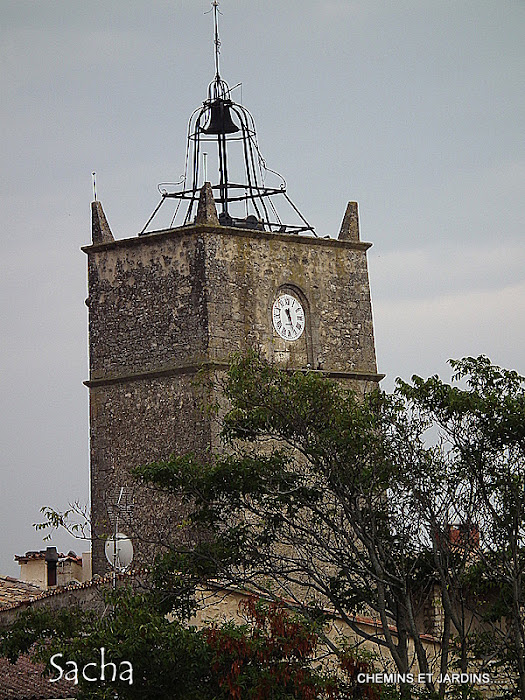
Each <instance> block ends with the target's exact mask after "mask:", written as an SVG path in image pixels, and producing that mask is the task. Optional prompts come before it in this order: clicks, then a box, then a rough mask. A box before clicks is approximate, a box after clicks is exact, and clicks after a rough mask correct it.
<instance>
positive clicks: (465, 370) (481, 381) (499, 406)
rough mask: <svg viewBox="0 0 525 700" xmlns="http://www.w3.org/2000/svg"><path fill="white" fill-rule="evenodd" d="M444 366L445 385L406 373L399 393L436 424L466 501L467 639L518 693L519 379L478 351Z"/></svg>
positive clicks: (522, 581) (524, 384) (522, 449)
mask: <svg viewBox="0 0 525 700" xmlns="http://www.w3.org/2000/svg"><path fill="white" fill-rule="evenodd" d="M451 365H452V368H453V370H454V375H453V380H454V384H453V385H448V384H445V383H444V382H443V381H442V380H441V379H440V378H439V377H437V376H434V377H431V378H429V379H427V380H423V379H421V378H420V377H413V378H412V383H411V384H407V383H404V382H400V383H399V392H400V394H401V395H402V396H403V397H405V398H406V400H407V401H408V402H409V405H410V406H412V407H414V408H415V409H416V410H418V411H419V413H420V414H421V415H423V416H424V417H425V419H426V420H428V421H429V422H431V423H432V424H434V425H437V426H438V428H439V431H440V434H441V436H442V440H443V443H444V444H445V445H446V446H447V447H448V452H449V455H450V458H451V460H452V463H453V466H454V470H455V474H456V478H457V479H458V481H459V482H461V483H462V485H463V489H462V502H463V504H465V503H468V504H469V507H468V508H467V509H466V513H464V518H463V522H464V523H465V522H466V524H467V525H469V524H470V525H471V531H472V530H473V531H474V532H476V531H479V532H480V534H481V543H480V546H479V547H478V546H475V545H476V543H470V545H469V546H468V547H467V548H466V549H467V550H468V551H469V556H470V566H469V570H468V572H466V577H465V578H466V584H467V585H468V588H469V591H470V593H471V598H472V600H471V601H470V608H471V611H472V612H473V613H474V615H475V616H476V617H478V618H479V619H480V621H481V622H482V623H483V625H482V627H481V630H479V632H478V633H477V634H472V635H471V639H470V641H471V643H472V645H473V646H474V649H475V651H476V652H477V653H478V654H481V655H483V656H484V658H485V659H486V660H487V661H490V662H491V667H492V668H493V669H495V670H496V669H497V670H498V671H499V672H502V671H503V672H507V673H508V681H509V684H510V687H511V690H510V692H509V697H511V698H514V697H520V698H525V379H524V378H523V377H521V376H520V375H519V374H517V373H516V372H514V371H510V370H506V369H502V368H500V367H497V366H494V365H492V364H491V362H490V360H489V359H488V358H486V357H483V356H481V357H478V358H471V357H469V358H464V359H463V360H453V361H451ZM473 545H474V546H473ZM516 679H517V680H516Z"/></svg>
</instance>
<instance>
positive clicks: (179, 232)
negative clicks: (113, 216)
mask: <svg viewBox="0 0 525 700" xmlns="http://www.w3.org/2000/svg"><path fill="white" fill-rule="evenodd" d="M203 233H213V234H215V235H220V236H238V237H241V238H242V237H244V238H263V239H266V240H281V241H288V242H289V241H294V242H295V243H299V244H307V245H314V246H328V247H333V248H347V249H350V250H363V251H365V250H368V248H370V247H371V246H372V243H367V242H366V241H340V240H338V239H337V238H331V237H329V236H328V237H326V238H321V237H315V236H304V235H300V234H292V233H273V232H271V231H258V230H255V229H242V228H230V227H228V226H211V225H210V224H188V225H186V226H179V227H178V228H168V229H161V230H160V231H152V232H151V233H148V234H146V235H142V236H134V237H133V238H118V239H116V240H114V241H108V242H106V243H96V244H92V245H86V246H82V247H81V250H82V251H83V252H84V253H87V254H89V253H97V252H99V251H103V250H108V249H111V248H126V247H133V246H137V245H144V244H145V243H150V244H151V243H154V242H155V241H158V240H159V238H170V237H181V236H188V235H195V234H203Z"/></svg>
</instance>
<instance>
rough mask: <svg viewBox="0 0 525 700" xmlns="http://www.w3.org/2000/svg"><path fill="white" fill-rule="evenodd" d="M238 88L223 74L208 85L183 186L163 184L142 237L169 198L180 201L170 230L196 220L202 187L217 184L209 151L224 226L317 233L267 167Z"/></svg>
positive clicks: (193, 125) (195, 117)
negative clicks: (213, 146)
mask: <svg viewBox="0 0 525 700" xmlns="http://www.w3.org/2000/svg"><path fill="white" fill-rule="evenodd" d="M236 87H238V86H236ZM233 89H235V88H232V89H230V88H229V86H228V84H227V83H226V82H225V81H224V80H223V79H222V78H221V77H220V76H219V74H218V72H217V74H216V76H215V78H214V80H213V81H212V82H211V83H210V85H209V87H208V97H207V99H206V100H205V101H204V102H203V104H202V106H201V107H199V108H197V109H196V110H195V111H194V112H193V114H192V115H191V117H190V119H189V122H188V133H187V145H186V158H185V172H184V176H183V177H182V179H181V181H180V182H179V183H177V184H172V183H161V184H160V185H159V186H158V188H159V192H160V194H161V200H160V202H159V204H158V205H157V207H156V209H155V210H154V211H153V213H152V215H151V216H150V218H149V219H148V221H147V223H146V225H145V226H144V228H143V230H142V231H141V233H140V235H145V234H147V233H150V232H151V231H150V230H148V229H149V228H150V225H151V224H152V221H153V219H154V218H155V216H156V215H157V212H158V211H159V209H160V208H161V206H162V205H163V204H164V202H166V200H175V212H174V214H173V216H172V218H171V222H170V228H172V227H174V226H179V225H183V226H184V225H186V226H187V225H192V224H193V223H194V221H195V217H196V213H197V206H198V200H199V194H200V189H201V187H202V186H203V184H204V183H205V182H207V181H210V182H211V179H209V178H208V167H207V156H208V155H212V156H213V155H215V156H216V166H217V167H216V174H215V177H216V178H217V181H216V182H215V183H213V182H212V183H211V187H212V192H213V197H214V200H215V203H216V205H217V209H218V217H219V224H220V225H222V226H234V227H240V228H250V229H257V230H261V231H270V232H275V233H307V232H310V233H312V234H313V235H315V232H314V229H313V227H312V226H310V224H309V223H308V222H307V221H306V219H305V218H304V216H303V215H302V214H301V212H300V211H299V209H298V208H297V207H296V206H295V204H294V203H293V202H292V201H291V199H290V198H289V197H288V194H287V192H286V182H285V180H284V178H283V177H282V176H281V175H279V173H277V172H276V171H274V170H271V169H270V168H268V167H267V166H266V162H265V160H264V158H263V157H262V155H261V153H260V151H259V146H258V143H257V134H256V129H255V122H254V119H253V117H252V115H251V114H250V112H249V111H248V110H247V109H246V108H245V107H243V106H242V105H241V104H239V103H237V102H234V100H233V99H232V96H231V93H232V90H233ZM209 142H212V143H213V142H214V143H216V151H215V154H210V153H209V152H207V151H206V150H205V148H206V144H207V143H209ZM234 149H236V153H233V150H234ZM232 155H233V156H234V157H233V158H232ZM268 178H274V179H275V178H276V179H277V184H276V186H273V187H272V186H270V185H268V184H267V183H266V180H267V179H268ZM278 200H280V201H279V203H278ZM285 207H286V208H287V209H288V214H287V217H286V218H288V217H290V219H292V222H291V223H287V222H285V220H284V219H283V214H282V211H283V210H284V208H285Z"/></svg>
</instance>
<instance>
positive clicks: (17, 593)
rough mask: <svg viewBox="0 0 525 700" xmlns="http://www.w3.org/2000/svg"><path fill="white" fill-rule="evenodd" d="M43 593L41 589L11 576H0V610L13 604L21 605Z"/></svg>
mask: <svg viewBox="0 0 525 700" xmlns="http://www.w3.org/2000/svg"><path fill="white" fill-rule="evenodd" d="M42 593H43V589H42V588H40V587H39V586H36V585H34V584H33V583H26V582H25V581H19V580H18V579H16V578H12V577H11V576H0V608H3V607H4V606H6V605H10V604H13V603H22V602H23V601H25V600H30V599H31V598H34V597H35V596H39V595H41V594H42Z"/></svg>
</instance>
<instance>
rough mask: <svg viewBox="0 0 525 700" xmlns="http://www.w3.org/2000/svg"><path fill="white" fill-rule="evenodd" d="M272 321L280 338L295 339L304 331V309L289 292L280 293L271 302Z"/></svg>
mask: <svg viewBox="0 0 525 700" xmlns="http://www.w3.org/2000/svg"><path fill="white" fill-rule="evenodd" d="M272 321H273V327H274V328H275V330H276V331H277V333H278V334H279V335H280V336H281V338H284V340H297V339H298V338H300V337H301V335H302V334H303V331H304V326H305V314H304V309H303V307H302V306H301V303H300V302H299V301H298V300H297V299H296V298H295V297H293V296H292V295H291V294H280V295H279V296H278V297H277V299H276V300H275V301H274V302H273V307H272Z"/></svg>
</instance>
